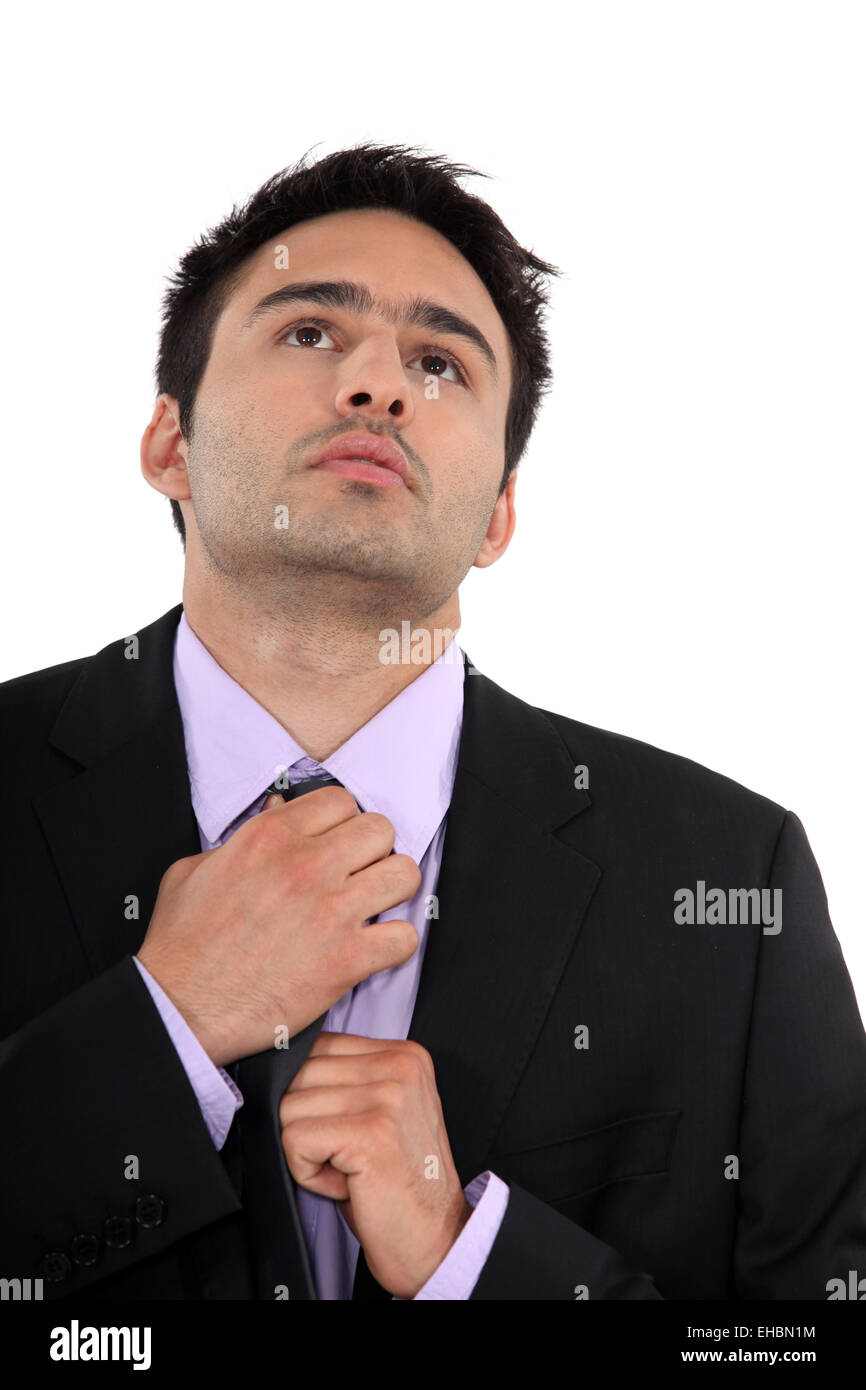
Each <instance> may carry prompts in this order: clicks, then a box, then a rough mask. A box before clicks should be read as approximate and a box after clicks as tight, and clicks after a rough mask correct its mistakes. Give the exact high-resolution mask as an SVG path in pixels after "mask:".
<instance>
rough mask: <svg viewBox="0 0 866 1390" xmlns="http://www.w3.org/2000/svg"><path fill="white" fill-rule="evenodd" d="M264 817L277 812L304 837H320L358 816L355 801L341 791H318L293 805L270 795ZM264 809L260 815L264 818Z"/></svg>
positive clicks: (277, 796)
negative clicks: (287, 819) (289, 821)
mask: <svg viewBox="0 0 866 1390" xmlns="http://www.w3.org/2000/svg"><path fill="white" fill-rule="evenodd" d="M265 806H266V807H267V808H268V814H273V813H275V812H279V813H280V814H284V815H286V816H288V817H290V818H291V821H292V823H293V824H294V825H295V826H296V827H297V828H298V829H299V830H300V831H301V833H302V834H304V835H323V834H325V833H326V832H327V831H328V830H332V829H333V828H334V826H337V825H341V824H342V823H343V821H347V820H352V819H353V817H355V816H360V814H361V810H360V807H359V806H358V803H357V801H356V800H355V798H354V797H353V796H352V793H351V792H350V791H347V790H346V788H345V787H333V786H332V787H318V788H317V789H316V791H314V792H308V793H307V794H306V796H299V797H298V798H297V799H296V800H295V801H284V800H283V798H282V796H279V795H278V794H277V793H276V792H273V793H272V794H271V795H270V796H269V797H268V798H267V800H266V802H265ZM265 806H263V807H262V810H261V812H260V813H259V814H260V815H264V814H265Z"/></svg>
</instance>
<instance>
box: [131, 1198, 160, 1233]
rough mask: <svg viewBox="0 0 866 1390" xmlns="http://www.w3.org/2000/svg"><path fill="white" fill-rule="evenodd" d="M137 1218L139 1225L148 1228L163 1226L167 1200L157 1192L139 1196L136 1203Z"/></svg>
mask: <svg viewBox="0 0 866 1390" xmlns="http://www.w3.org/2000/svg"><path fill="white" fill-rule="evenodd" d="M135 1219H136V1221H137V1222H138V1224H139V1226H144V1227H145V1229H147V1230H149V1229H150V1228H151V1227H152V1226H161V1225H162V1223H163V1221H164V1220H165V1202H164V1201H163V1200H162V1198H161V1197H157V1195H156V1193H155V1192H148V1193H147V1194H146V1195H145V1196H143V1197H139V1198H138V1201H137V1202H136V1204H135Z"/></svg>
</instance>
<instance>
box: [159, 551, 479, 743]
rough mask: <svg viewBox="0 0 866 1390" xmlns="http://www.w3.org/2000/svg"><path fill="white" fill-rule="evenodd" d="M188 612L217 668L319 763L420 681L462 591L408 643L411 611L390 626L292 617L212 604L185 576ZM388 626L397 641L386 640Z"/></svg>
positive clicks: (234, 600)
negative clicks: (398, 696)
mask: <svg viewBox="0 0 866 1390" xmlns="http://www.w3.org/2000/svg"><path fill="white" fill-rule="evenodd" d="M183 606H184V613H185V614H186V619H187V622H188V623H189V625H190V627H191V628H192V630H193V632H194V633H195V635H196V636H197V637H198V639H199V641H200V642H202V643H203V645H204V646H205V647H206V648H207V650H208V651H209V652H210V654H211V656H212V657H213V658H214V660H215V661H217V662H218V663H219V665H220V666H221V667H222V668H223V670H224V671H226V672H227V673H228V675H230V676H231V677H232V679H233V680H235V681H237V683H238V685H241V686H243V688H244V690H246V691H247V692H248V693H249V694H250V695H252V696H253V698H254V699H255V700H258V702H259V704H260V705H262V706H263V707H264V708H265V709H266V710H267V711H268V712H269V714H272V715H273V717H274V718H275V719H276V720H278V722H279V723H280V724H281V725H282V726H283V728H284V729H286V730H287V731H288V732H289V733H290V734H291V736H292V738H293V739H295V741H296V742H297V743H298V744H300V746H301V747H302V748H303V749H304V751H305V753H307V754H308V755H309V756H310V757H311V758H315V759H316V760H317V761H319V762H321V761H322V759H324V758H327V757H328V756H329V755H330V754H331V753H333V752H335V751H336V749H338V748H339V747H341V745H342V744H344V743H345V742H346V740H347V739H349V738H351V736H352V734H354V733H356V732H357V730H358V729H360V728H362V727H363V725H364V724H366V723H368V721H369V720H370V719H372V718H373V716H374V715H375V714H378V712H379V710H380V709H384V707H385V705H387V704H390V702H391V701H392V700H393V699H394V698H395V696H397V695H399V693H400V691H401V690H403V689H405V687H406V686H407V685H411V683H412V681H414V680H417V679H418V677H419V676H420V675H421V674H422V672H423V671H425V670H426V669H427V667H428V666H429V665H431V664H432V662H433V661H435V660H436V658H437V656H439V655H440V653H441V652H442V650H443V649H444V647H445V646H446V645H447V642H448V640H449V633H456V632H457V630H458V629H459V627H460V603H459V598H458V594H457V592H456V591H455V592H454V593H453V594H452V595H451V596H450V598H448V599H447V600H446V601H445V602H444V603H443V604H441V605H440V606H439V607H438V608H437V609H436V611H435V612H433V613H428V614H425V615H424V616H423V618H418V619H412V618H410V619H409V620H408V621H409V624H410V628H411V635H410V628H407V627H406V621H407V619H406V616H405V610H404V614H403V617H402V618H397V619H394V620H393V621H392V622H388V621H387V620H383V619H382V617H381V615H373V616H371V617H370V618H369V619H368V620H366V621H365V620H364V619H363V618H362V617H359V616H358V615H357V614H355V613H352V614H349V613H346V612H345V611H342V612H340V611H338V612H336V613H335V609H334V606H332V605H329V606H328V609H327V612H324V613H316V612H311V611H310V607H309V605H305V610H304V611H303V613H300V614H298V615H297V616H294V615H288V614H286V613H285V612H284V611H279V612H273V611H268V609H267V607H264V606H262V604H261V602H260V601H257V603H256V606H255V607H253V606H252V605H251V604H250V603H248V602H246V601H245V600H244V599H243V598H242V597H240V596H238V595H237V594H228V595H226V594H224V593H222V592H221V593H220V594H219V595H218V596H215V595H214V594H213V593H212V592H211V593H208V592H207V591H206V590H205V589H203V588H202V586H200V585H198V584H196V583H195V582H194V581H193V580H192V578H191V577H190V576H189V575H187V576H185V578H184V586H183ZM389 628H390V629H391V630H393V631H395V632H396V634H397V638H398V640H397V642H394V641H391V642H390V643H389V642H388V641H383V639H382V638H381V636H380V634H381V633H382V632H383V630H385V629H389ZM443 633H445V636H444V638H443ZM383 657H387V658H388V659H383ZM395 657H396V659H395ZM410 657H411V659H409V658H410Z"/></svg>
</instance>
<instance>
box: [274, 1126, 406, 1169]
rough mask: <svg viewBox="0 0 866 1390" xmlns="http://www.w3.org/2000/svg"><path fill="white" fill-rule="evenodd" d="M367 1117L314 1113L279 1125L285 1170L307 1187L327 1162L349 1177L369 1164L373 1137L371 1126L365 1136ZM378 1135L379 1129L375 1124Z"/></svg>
mask: <svg viewBox="0 0 866 1390" xmlns="http://www.w3.org/2000/svg"><path fill="white" fill-rule="evenodd" d="M370 1118H371V1117H370V1116H369V1115H368V1116H367V1117H366V1119H365V1118H363V1117H361V1116H360V1115H314V1116H308V1117H307V1118H306V1119H303V1120H295V1121H293V1122H292V1124H290V1125H286V1126H284V1127H283V1131H282V1136H281V1138H282V1144H283V1153H284V1154H285V1156H286V1162H287V1163H288V1165H289V1171H290V1172H291V1175H292V1177H293V1178H294V1179H295V1182H298V1183H300V1185H301V1186H302V1187H307V1186H310V1184H311V1183H312V1182H314V1181H315V1179H316V1177H317V1176H318V1174H319V1171H320V1169H321V1168H322V1165H323V1164H325V1163H330V1165H331V1167H332V1168H336V1169H337V1170H338V1172H340V1173H345V1175H346V1177H347V1178H348V1177H351V1176H352V1174H353V1173H362V1172H364V1170H365V1169H366V1168H367V1167H368V1165H369V1159H368V1157H367V1148H368V1146H371V1145H372V1144H373V1143H374V1142H375V1140H374V1134H373V1127H372V1126H370V1128H369V1134H368V1136H367V1137H365V1134H364V1130H365V1128H367V1126H368V1125H370ZM376 1131H377V1132H378V1134H379V1135H380V1136H381V1132H382V1131H381V1128H380V1127H379V1126H378V1124H377V1125H376Z"/></svg>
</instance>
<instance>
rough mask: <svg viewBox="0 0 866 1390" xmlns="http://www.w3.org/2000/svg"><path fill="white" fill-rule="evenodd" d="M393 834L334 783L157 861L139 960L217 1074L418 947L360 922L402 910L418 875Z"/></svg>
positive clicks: (399, 927)
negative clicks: (219, 840)
mask: <svg viewBox="0 0 866 1390" xmlns="http://www.w3.org/2000/svg"><path fill="white" fill-rule="evenodd" d="M393 845H394V827H393V826H392V824H391V822H390V821H389V820H388V819H387V818H386V817H385V816H381V815H379V814H378V813H377V812H374V811H368V812H361V811H359V809H358V806H357V803H356V802H355V800H354V798H353V797H352V795H351V794H350V793H349V792H348V791H347V790H346V789H345V787H334V786H331V787H321V788H319V790H318V791H314V792H308V793H307V795H306V796H301V797H298V799H297V800H296V801H286V802H284V801H283V799H282V797H280V796H276V795H272V796H270V797H269V798H268V801H267V802H266V804H265V808H264V809H263V811H262V812H261V814H259V815H257V816H253V817H251V819H250V820H248V821H246V822H245V823H244V824H243V825H242V826H241V827H240V829H239V830H236V831H235V833H234V834H233V835H232V837H231V839H230V840H228V841H227V843H226V844H224V845H219V846H217V848H216V849H210V850H205V851H204V853H202V854H191V855H188V856H187V857H186V858H184V859H178V860H177V861H176V863H174V864H171V865H169V867H168V869H166V871H165V873H164V874H163V876H162V880H161V882H160V885H159V893H158V895H157V899H156V904H155V906H154V909H153V916H152V917H151V919H150V923H149V925H148V928H147V933H146V935H145V938H144V941H143V943H142V945H141V948H140V950H138V951H137V952H136V955H137V957H138V959H139V960H140V962H141V964H142V965H143V966H144V967H145V969H146V970H148V971H149V973H150V974H151V975H152V976H153V978H154V979H155V980H156V982H157V984H159V985H160V986H161V988H162V989H164V990H165V992H166V994H167V995H168V997H169V998H170V999H171V1001H172V1003H173V1004H174V1005H175V1006H176V1008H177V1009H178V1010H179V1011H180V1013H181V1014H182V1015H183V1017H184V1019H185V1020H186V1022H187V1023H188V1024H189V1026H190V1028H191V1029H192V1030H193V1032H194V1033H195V1034H196V1036H197V1037H198V1039H199V1041H200V1042H201V1044H202V1046H203V1047H204V1049H205V1051H206V1052H207V1054H208V1056H209V1057H210V1058H211V1061H213V1062H214V1063H215V1065H216V1066H224V1065H225V1064H226V1063H227V1062H232V1061H235V1060H236V1059H237V1058H239V1057H247V1056H250V1055H252V1054H253V1053H256V1052H263V1051H264V1050H265V1049H266V1048H268V1047H272V1046H273V1045H274V1041H275V1038H276V1037H277V1032H276V1030H277V1028H279V1027H280V1026H285V1027H286V1028H287V1029H288V1032H289V1036H290V1037H294V1036H295V1035H296V1034H297V1033H300V1032H301V1031H302V1030H303V1029H304V1028H306V1026H307V1025H308V1024H309V1023H312V1022H313V1020H314V1019H316V1018H319V1017H320V1016H321V1015H322V1014H324V1013H326V1012H327V1010H328V1009H329V1008H330V1007H331V1006H332V1005H333V1004H335V1003H336V1002H337V1000H338V999H341V998H342V996H343V995H344V994H346V993H347V991H348V990H350V989H352V987H353V986H354V985H356V984H358V983H359V981H361V980H365V979H366V978H367V976H368V975H372V974H374V973H375V972H376V971H378V970H387V969H388V968H389V967H391V966H394V965H402V963H403V962H404V961H407V960H408V959H409V958H410V956H412V955H413V953H414V952H415V951H416V950H417V947H418V933H417V932H416V930H415V928H414V927H413V926H412V924H411V922H404V921H390V922H374V923H372V924H371V925H370V926H367V925H366V923H367V920H368V919H369V918H371V917H376V916H378V914H379V913H380V912H384V911H386V910H387V909H388V908H391V907H395V906H396V905H397V904H398V903H401V902H408V901H410V900H411V899H412V898H413V897H414V896H415V894H416V893H417V891H418V889H419V887H420V884H421V872H420V870H419V868H418V865H417V864H416V863H415V861H414V859H411V858H410V857H409V856H408V855H407V854H391V849H392V848H393Z"/></svg>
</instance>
